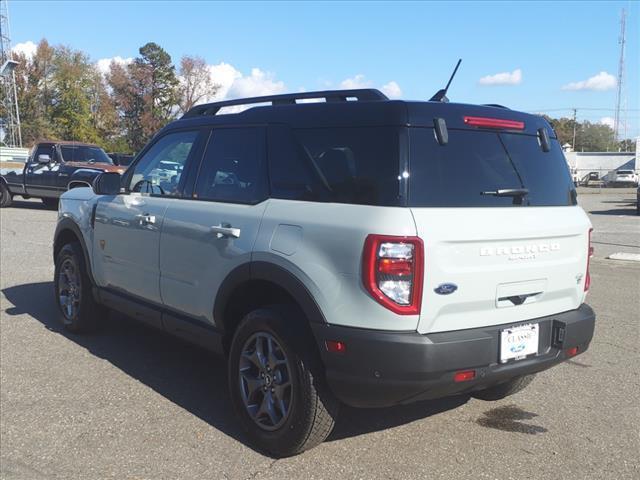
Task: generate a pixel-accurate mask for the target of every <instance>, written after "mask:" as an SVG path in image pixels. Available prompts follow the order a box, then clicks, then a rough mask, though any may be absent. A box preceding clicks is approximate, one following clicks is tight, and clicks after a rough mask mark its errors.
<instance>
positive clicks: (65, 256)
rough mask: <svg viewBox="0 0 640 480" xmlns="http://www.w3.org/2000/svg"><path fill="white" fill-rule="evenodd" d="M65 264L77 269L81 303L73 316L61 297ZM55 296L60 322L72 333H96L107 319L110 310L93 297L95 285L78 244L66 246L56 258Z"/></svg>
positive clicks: (79, 302)
mask: <svg viewBox="0 0 640 480" xmlns="http://www.w3.org/2000/svg"><path fill="white" fill-rule="evenodd" d="M65 262H70V264H71V265H73V266H74V267H75V271H76V272H77V279H78V282H79V289H78V290H79V295H78V297H79V301H78V306H77V309H76V311H75V313H74V314H73V315H71V316H70V315H68V313H66V312H65V311H64V307H63V305H62V302H61V297H60V283H61V281H62V280H61V275H60V274H61V269H62V268H63V266H64V265H65ZM54 288H55V290H54V294H55V300H56V305H57V306H58V310H59V312H60V320H61V322H62V324H63V325H64V328H65V329H66V330H67V331H69V332H72V333H87V332H91V331H94V330H95V329H96V328H97V326H98V325H99V324H100V322H101V321H102V320H103V319H104V318H105V317H106V315H107V313H108V309H107V308H106V307H105V306H103V305H100V304H99V303H98V302H96V300H95V298H94V297H93V292H92V290H93V285H92V282H91V278H90V277H89V274H88V272H87V267H86V264H85V260H84V255H83V253H82V247H81V246H80V243H78V242H72V243H67V244H66V245H64V246H63V247H62V248H61V249H60V252H59V253H58V255H57V257H56V264H55V273H54Z"/></svg>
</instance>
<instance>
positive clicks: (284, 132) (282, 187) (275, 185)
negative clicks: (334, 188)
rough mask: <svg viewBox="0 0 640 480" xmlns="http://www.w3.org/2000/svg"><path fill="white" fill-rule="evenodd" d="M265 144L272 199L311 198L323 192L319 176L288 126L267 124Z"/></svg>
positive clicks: (310, 199) (315, 197) (314, 198)
mask: <svg viewBox="0 0 640 480" xmlns="http://www.w3.org/2000/svg"><path fill="white" fill-rule="evenodd" d="M268 145H269V148H268V155H269V178H270V179H271V196H272V197H273V198H282V199H285V200H308V201H312V200H316V199H318V197H320V196H321V195H322V193H324V192H325V188H324V187H323V185H322V183H321V181H320V177H319V175H318V174H317V173H316V172H314V169H313V166H312V164H311V162H310V160H309V158H308V156H305V155H304V154H303V152H302V151H301V150H302V147H301V146H300V145H298V143H297V141H296V139H295V138H294V136H293V132H292V131H291V129H290V128H289V127H282V126H273V127H269V139H268Z"/></svg>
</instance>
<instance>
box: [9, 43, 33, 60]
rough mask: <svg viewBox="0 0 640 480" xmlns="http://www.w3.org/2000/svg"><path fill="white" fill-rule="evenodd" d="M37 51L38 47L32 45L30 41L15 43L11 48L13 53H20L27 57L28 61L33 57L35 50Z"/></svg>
mask: <svg viewBox="0 0 640 480" xmlns="http://www.w3.org/2000/svg"><path fill="white" fill-rule="evenodd" d="M37 49H38V45H36V44H35V43H33V42H32V41H31V40H28V41H26V42H22V43H17V44H16V45H15V46H14V47H13V48H12V50H13V52H14V53H22V54H23V55H24V56H26V57H27V59H28V60H31V59H32V58H33V56H34V55H35V54H36V50H37Z"/></svg>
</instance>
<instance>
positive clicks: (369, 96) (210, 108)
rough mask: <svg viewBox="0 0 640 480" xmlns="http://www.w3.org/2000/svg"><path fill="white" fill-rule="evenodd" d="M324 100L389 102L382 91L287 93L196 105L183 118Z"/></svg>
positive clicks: (373, 89) (366, 89)
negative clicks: (236, 108)
mask: <svg viewBox="0 0 640 480" xmlns="http://www.w3.org/2000/svg"><path fill="white" fill-rule="evenodd" d="M312 98H324V99H325V101H326V102H346V101H348V100H350V99H353V98H355V99H356V100H357V101H359V102H375V101H383V100H389V99H388V98H387V96H386V95H385V94H384V93H382V92H381V91H380V90H376V89H375V88H363V89H357V90H326V91H322V92H300V93H287V94H283V95H269V96H266V97H253V98H238V99H235V100H225V101H223V102H214V103H204V104H202V105H196V106H195V107H193V108H191V109H190V110H189V111H188V112H187V113H185V114H184V115H183V116H182V118H191V117H198V116H201V115H215V114H216V113H218V111H219V110H220V109H221V108H223V107H231V106H235V105H251V104H254V103H271V104H272V105H294V104H295V103H296V100H305V99H312Z"/></svg>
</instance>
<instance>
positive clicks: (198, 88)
mask: <svg viewBox="0 0 640 480" xmlns="http://www.w3.org/2000/svg"><path fill="white" fill-rule="evenodd" d="M179 74H180V101H179V104H178V105H179V107H180V111H181V112H182V113H185V112H187V111H188V110H189V109H190V108H191V107H193V106H194V105H196V104H197V103H201V102H203V101H206V100H210V99H211V97H213V96H215V94H216V92H217V91H218V89H219V88H220V86H219V85H216V84H215V83H214V82H213V80H212V79H211V72H210V71H209V66H208V65H207V62H206V61H205V60H204V58H202V57H198V56H190V55H185V56H184V57H182V58H181V59H180V73H179Z"/></svg>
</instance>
